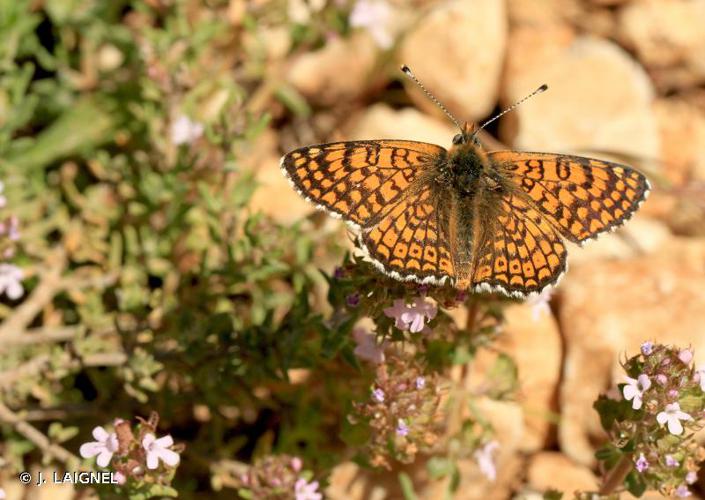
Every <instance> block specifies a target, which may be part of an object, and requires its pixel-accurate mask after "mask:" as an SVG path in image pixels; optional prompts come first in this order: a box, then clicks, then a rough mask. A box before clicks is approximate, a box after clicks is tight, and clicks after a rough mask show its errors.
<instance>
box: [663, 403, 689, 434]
mask: <svg viewBox="0 0 705 500" xmlns="http://www.w3.org/2000/svg"><path fill="white" fill-rule="evenodd" d="M681 420H685V421H687V420H693V417H691V416H690V415H688V414H687V413H685V412H683V411H681V405H680V404H678V403H671V404H668V405H666V409H665V410H664V411H662V412H660V413H659V414H658V415H656V421H657V422H658V423H659V424H661V425H664V424H668V432H670V433H671V434H673V435H675V436H679V435H680V434H683V425H682V424H681Z"/></svg>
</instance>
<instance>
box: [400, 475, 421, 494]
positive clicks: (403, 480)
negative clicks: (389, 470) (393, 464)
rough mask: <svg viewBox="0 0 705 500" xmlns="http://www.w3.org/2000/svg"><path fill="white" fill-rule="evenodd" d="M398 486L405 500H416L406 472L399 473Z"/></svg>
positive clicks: (412, 484)
mask: <svg viewBox="0 0 705 500" xmlns="http://www.w3.org/2000/svg"><path fill="white" fill-rule="evenodd" d="M399 485H400V486H401V491H402V494H403V495H404V498H405V499H406V500H418V497H417V496H416V492H415V491H414V483H413V482H412V481H411V478H410V477H409V475H408V474H407V473H406V472H400V473H399Z"/></svg>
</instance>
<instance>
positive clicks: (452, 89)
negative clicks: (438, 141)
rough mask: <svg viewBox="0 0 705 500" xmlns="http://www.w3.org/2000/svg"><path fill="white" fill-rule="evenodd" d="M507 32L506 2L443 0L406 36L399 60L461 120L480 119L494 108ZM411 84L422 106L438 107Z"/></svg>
mask: <svg viewBox="0 0 705 500" xmlns="http://www.w3.org/2000/svg"><path fill="white" fill-rule="evenodd" d="M506 34H507V19H506V12H505V5H504V2H503V1H498V0H475V1H473V2H472V3H471V4H468V2H465V1H462V0H450V1H446V2H440V3H438V4H435V5H433V7H432V10H431V11H430V12H428V13H427V14H425V15H423V16H422V18H421V19H420V21H419V22H418V24H417V25H416V26H415V27H414V28H412V29H411V31H410V32H409V33H408V34H407V36H406V38H405V39H404V41H403V42H402V44H401V47H400V49H399V56H398V60H399V63H400V64H407V65H408V66H410V67H411V69H412V70H413V71H414V73H415V74H416V76H417V77H418V78H419V79H420V80H421V81H422V82H423V84H424V85H425V86H426V87H427V88H428V89H429V90H430V91H431V92H432V93H434V94H435V95H436V97H438V98H439V99H440V101H441V102H442V103H443V104H445V105H446V107H448V109H450V111H451V113H453V114H454V115H455V116H456V117H457V119H458V120H460V121H461V122H462V121H466V120H467V121H472V120H477V119H479V118H481V117H484V116H486V115H488V114H489V113H490V112H491V111H492V109H493V108H494V106H495V103H496V100H497V87H498V82H499V78H500V74H501V71H502V65H503V61H504V50H505V45H506ZM407 88H408V89H409V91H410V93H411V96H412V98H413V99H414V101H415V102H416V103H417V105H418V106H419V107H421V108H424V109H429V110H430V109H432V108H435V105H434V104H433V103H432V102H431V101H430V100H429V99H428V98H427V97H426V96H425V95H424V94H423V93H422V92H421V91H420V90H419V89H418V88H417V87H416V85H415V84H414V83H413V82H409V84H408V87H407ZM434 111H436V112H437V111H438V110H437V108H436V109H435V110H434Z"/></svg>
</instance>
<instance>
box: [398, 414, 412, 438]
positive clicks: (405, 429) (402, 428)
mask: <svg viewBox="0 0 705 500" xmlns="http://www.w3.org/2000/svg"><path fill="white" fill-rule="evenodd" d="M408 434H409V426H408V425H406V422H404V420H402V419H401V418H400V419H399V420H397V436H402V437H403V436H406V435H408Z"/></svg>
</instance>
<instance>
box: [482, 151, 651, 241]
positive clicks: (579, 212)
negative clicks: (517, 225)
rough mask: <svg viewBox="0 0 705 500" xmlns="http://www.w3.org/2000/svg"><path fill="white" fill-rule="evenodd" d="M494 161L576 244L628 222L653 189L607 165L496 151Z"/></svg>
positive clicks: (625, 171)
mask: <svg viewBox="0 0 705 500" xmlns="http://www.w3.org/2000/svg"><path fill="white" fill-rule="evenodd" d="M489 158H490V160H491V161H493V162H495V163H496V164H497V165H498V166H499V168H500V170H501V171H502V172H504V173H505V175H506V176H507V177H508V178H509V179H511V180H513V181H514V182H515V183H516V184H517V185H518V186H519V187H521V188H522V189H523V190H524V191H525V192H526V193H527V194H528V195H529V197H530V198H531V200H532V201H533V204H534V206H536V208H538V209H539V210H540V211H541V212H542V213H544V214H545V215H547V216H549V218H550V221H551V223H553V224H554V225H555V226H556V227H557V228H558V229H559V231H560V232H561V234H562V235H563V236H565V237H566V238H568V239H569V240H570V241H573V242H575V243H582V242H584V241H586V240H589V239H591V238H594V237H595V236H597V235H598V234H600V233H602V232H605V231H609V230H612V229H613V228H615V227H617V226H620V225H621V224H623V223H624V222H625V221H626V220H627V219H629V218H630V217H631V215H632V214H633V213H634V212H635V211H636V210H637V208H639V206H640V205H641V203H642V202H643V201H644V199H645V198H646V196H647V195H648V193H649V189H650V187H649V182H648V181H647V180H646V178H645V177H644V176H643V175H642V174H641V173H639V172H637V171H636V170H634V169H632V168H630V167H628V166H626V165H620V164H617V163H611V162H607V161H601V160H594V159H590V158H582V157H579V156H568V155H556V154H548V153H523V152H515V151H499V152H494V153H490V154H489Z"/></svg>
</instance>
